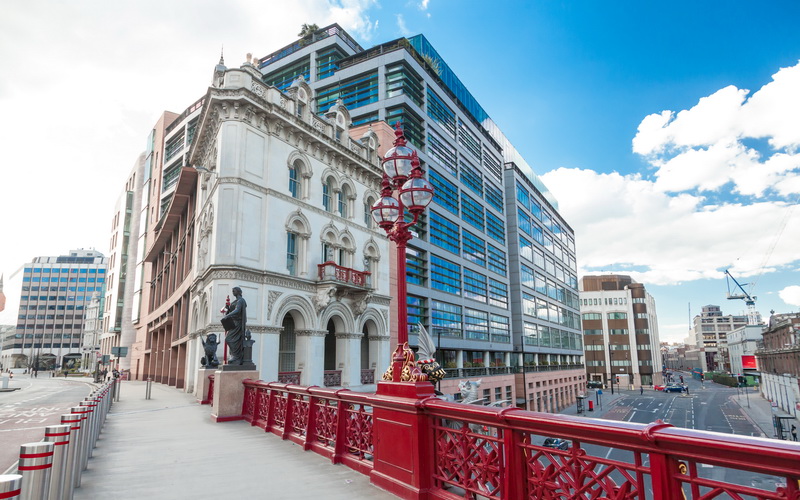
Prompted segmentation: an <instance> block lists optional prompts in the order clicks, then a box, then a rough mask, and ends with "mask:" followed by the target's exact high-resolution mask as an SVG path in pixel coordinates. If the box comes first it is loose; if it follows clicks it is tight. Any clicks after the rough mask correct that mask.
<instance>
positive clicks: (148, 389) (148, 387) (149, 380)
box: [144, 377, 153, 399]
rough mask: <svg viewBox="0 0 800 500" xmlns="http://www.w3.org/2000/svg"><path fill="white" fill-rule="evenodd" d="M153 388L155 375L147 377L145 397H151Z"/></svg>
mask: <svg viewBox="0 0 800 500" xmlns="http://www.w3.org/2000/svg"><path fill="white" fill-rule="evenodd" d="M152 390H153V377H147V385H146V386H145V391H144V392H145V396H144V399H150V395H151V393H152Z"/></svg>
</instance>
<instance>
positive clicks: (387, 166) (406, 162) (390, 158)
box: [383, 144, 414, 179]
mask: <svg viewBox="0 0 800 500" xmlns="http://www.w3.org/2000/svg"><path fill="white" fill-rule="evenodd" d="M413 154H414V150H413V149H411V148H410V147H408V146H404V145H402V144H401V145H398V146H395V147H393V148H392V149H390V150H389V151H387V152H386V154H385V155H384V157H383V158H384V160H383V171H384V172H386V175H388V176H389V178H390V179H396V178H398V177H400V178H402V179H407V178H408V176H409V175H411V169H412V168H413V165H411V157H412V155H413Z"/></svg>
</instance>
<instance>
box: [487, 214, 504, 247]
mask: <svg viewBox="0 0 800 500" xmlns="http://www.w3.org/2000/svg"><path fill="white" fill-rule="evenodd" d="M486 234H488V235H489V237H490V238H493V239H494V240H496V241H497V242H499V243H502V244H503V245H505V244H506V228H505V224H504V223H503V220H502V219H501V218H500V217H497V216H496V215H494V214H493V213H491V212H489V211H487V212H486Z"/></svg>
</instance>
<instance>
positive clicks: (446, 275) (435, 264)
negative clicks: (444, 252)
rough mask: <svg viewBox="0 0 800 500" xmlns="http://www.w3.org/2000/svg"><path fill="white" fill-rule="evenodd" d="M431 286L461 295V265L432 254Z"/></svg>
mask: <svg viewBox="0 0 800 500" xmlns="http://www.w3.org/2000/svg"><path fill="white" fill-rule="evenodd" d="M431 287H432V288H435V289H436V290H441V291H443V292H448V293H452V294H455V295H461V266H459V265H458V264H456V263H455V262H450V261H449V260H445V259H442V258H441V257H438V256H436V255H431Z"/></svg>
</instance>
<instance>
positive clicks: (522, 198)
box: [517, 181, 531, 209]
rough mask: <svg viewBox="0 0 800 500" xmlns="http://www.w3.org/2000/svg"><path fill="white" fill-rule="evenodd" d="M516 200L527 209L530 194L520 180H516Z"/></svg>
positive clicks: (529, 204) (529, 202) (529, 203)
mask: <svg viewBox="0 0 800 500" xmlns="http://www.w3.org/2000/svg"><path fill="white" fill-rule="evenodd" d="M517 201H518V202H519V204H520V205H522V206H523V207H525V208H528V209H529V208H530V206H531V195H530V193H529V192H528V190H527V189H526V188H525V186H523V185H522V183H521V182H520V181H517Z"/></svg>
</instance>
